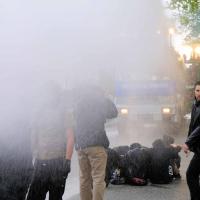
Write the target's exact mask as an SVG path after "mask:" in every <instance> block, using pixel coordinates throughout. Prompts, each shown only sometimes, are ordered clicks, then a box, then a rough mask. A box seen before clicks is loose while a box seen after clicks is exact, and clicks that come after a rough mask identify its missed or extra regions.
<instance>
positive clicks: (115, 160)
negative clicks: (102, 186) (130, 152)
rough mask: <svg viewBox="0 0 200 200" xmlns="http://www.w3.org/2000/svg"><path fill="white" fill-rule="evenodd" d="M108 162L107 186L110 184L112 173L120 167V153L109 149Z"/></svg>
mask: <svg viewBox="0 0 200 200" xmlns="http://www.w3.org/2000/svg"><path fill="white" fill-rule="evenodd" d="M107 157H108V158H107V164H106V177H105V182H106V186H108V184H109V182H110V180H111V178H112V175H113V173H114V171H115V170H116V169H118V168H119V162H120V156H119V155H118V153H117V152H116V151H115V150H113V149H111V148H108V149H107Z"/></svg>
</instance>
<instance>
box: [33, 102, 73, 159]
mask: <svg viewBox="0 0 200 200" xmlns="http://www.w3.org/2000/svg"><path fill="white" fill-rule="evenodd" d="M71 115H72V114H71V113H69V112H68V113H67V114H66V110H65V107H64V106H62V105H58V106H54V107H49V108H48V107H47V108H44V109H42V110H41V111H40V112H38V113H37V118H36V119H35V120H34V122H33V124H32V126H33V129H32V147H33V153H34V156H35V157H36V158H37V159H40V160H48V159H54V158H59V157H65V154H66V129H67V127H72V126H73V125H72V123H73V122H72V116H71Z"/></svg>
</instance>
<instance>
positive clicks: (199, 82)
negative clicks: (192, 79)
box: [194, 81, 200, 89]
mask: <svg viewBox="0 0 200 200" xmlns="http://www.w3.org/2000/svg"><path fill="white" fill-rule="evenodd" d="M197 85H200V81H197V82H196V83H195V84H194V89H195V88H196V86H197Z"/></svg>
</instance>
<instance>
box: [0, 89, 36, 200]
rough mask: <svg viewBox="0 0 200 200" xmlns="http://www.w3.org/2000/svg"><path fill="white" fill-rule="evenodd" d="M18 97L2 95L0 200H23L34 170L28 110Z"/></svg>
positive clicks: (22, 99) (25, 103) (22, 100)
mask: <svg viewBox="0 0 200 200" xmlns="http://www.w3.org/2000/svg"><path fill="white" fill-rule="evenodd" d="M17 89H19V88H17ZM1 91H2V90H1ZM12 92H13V91H12ZM17 95H18V94H16V96H15V95H13V94H10V96H7V95H6V94H2V99H1V103H0V110H1V117H0V199H1V200H24V199H25V196H26V193H27V190H28V186H29V184H30V180H31V176H32V170H33V166H32V154H31V148H30V146H31V144H30V143H31V141H30V138H31V136H30V129H29V125H30V122H29V111H30V110H29V106H28V105H27V102H26V101H25V99H24V98H22V97H19V96H17Z"/></svg>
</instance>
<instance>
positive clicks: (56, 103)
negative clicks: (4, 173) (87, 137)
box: [27, 83, 73, 200]
mask: <svg viewBox="0 0 200 200" xmlns="http://www.w3.org/2000/svg"><path fill="white" fill-rule="evenodd" d="M41 96H42V99H41V102H40V104H39V109H38V112H37V113H36V114H35V120H34V122H33V125H32V148H33V155H34V157H35V163H34V174H33V179H32V182H31V186H30V189H29V193H28V196H27V199H28V200H45V198H46V194H47V192H49V199H50V200H62V196H63V193H64V190H65V181H66V178H67V176H68V173H69V172H70V160H71V156H72V152H73V129H72V119H71V117H70V115H69V111H67V114H66V111H65V106H64V104H63V103H62V99H63V98H62V91H61V88H60V87H59V86H58V85H56V84H55V83H48V84H47V85H46V87H44V88H43V91H42V94H41Z"/></svg>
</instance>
